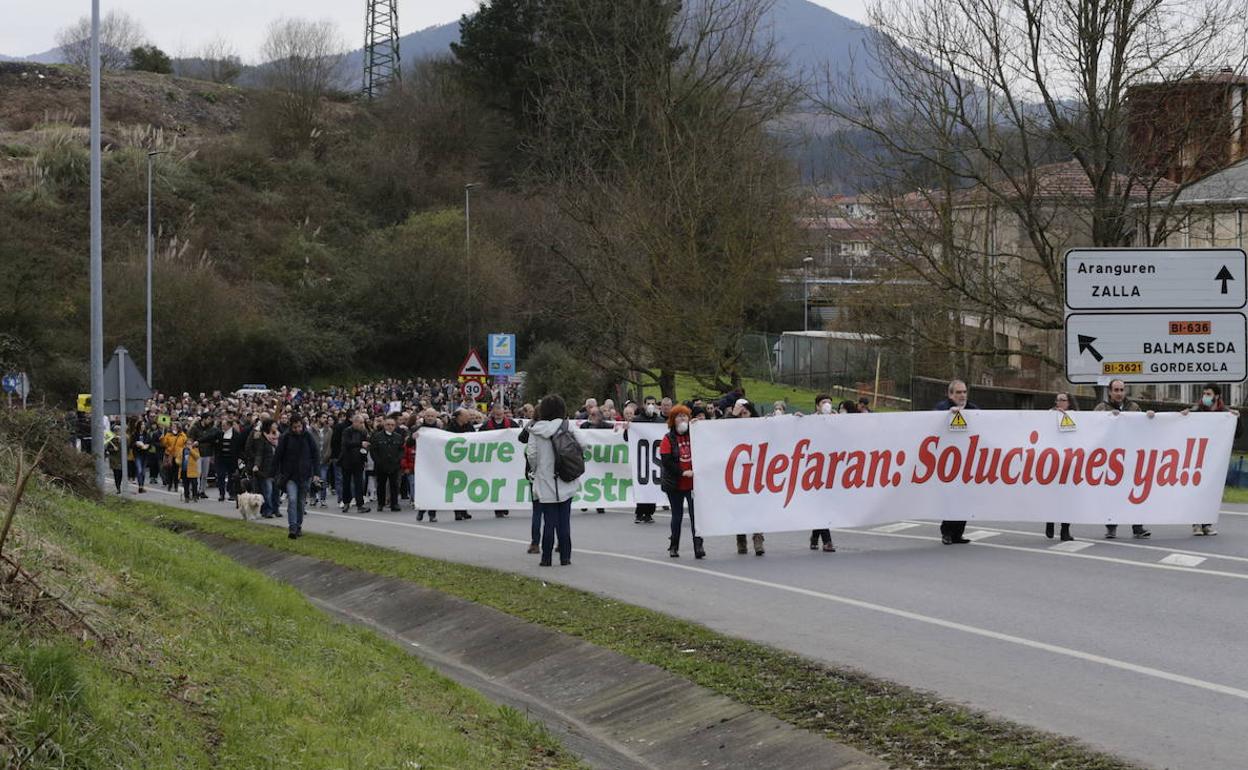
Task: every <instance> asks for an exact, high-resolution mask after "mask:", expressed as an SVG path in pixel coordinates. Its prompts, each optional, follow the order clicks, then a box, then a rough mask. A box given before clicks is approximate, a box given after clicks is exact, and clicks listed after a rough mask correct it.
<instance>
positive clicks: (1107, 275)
mask: <svg viewBox="0 0 1248 770" xmlns="http://www.w3.org/2000/svg"><path fill="white" fill-rule="evenodd" d="M1246 278H1248V257H1246V256H1245V253H1244V251H1243V250H1242V249H1071V250H1070V251H1068V252H1067V253H1066V297H1065V299H1066V303H1065V304H1066V379H1067V380H1069V381H1070V382H1072V383H1087V384H1098V385H1104V384H1107V383H1108V382H1109V380H1111V379H1121V380H1123V381H1124V382H1128V383H1133V382H1138V383H1145V382H1147V383H1190V382H1197V381H1201V382H1204V381H1213V382H1239V381H1242V380H1244V379H1245V377H1248V360H1246V358H1245V356H1246V355H1248V317H1245V314H1244V310H1245V307H1248V280H1245V279H1246Z"/></svg>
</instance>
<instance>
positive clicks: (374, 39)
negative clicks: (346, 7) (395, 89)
mask: <svg viewBox="0 0 1248 770" xmlns="http://www.w3.org/2000/svg"><path fill="white" fill-rule="evenodd" d="M366 1H367V3H368V10H367V12H366V14H365V18H364V96H365V97H366V98H368V99H373V98H374V97H377V96H380V95H381V94H382V93H383V92H384V91H385V90H386V89H387V88H389V87H390V86H391V85H393V84H395V83H397V82H398V81H399V79H400V78H401V77H402V72H401V68H400V66H399V8H398V4H399V3H398V0H366Z"/></svg>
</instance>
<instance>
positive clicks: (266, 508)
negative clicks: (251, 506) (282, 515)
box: [256, 479, 277, 516]
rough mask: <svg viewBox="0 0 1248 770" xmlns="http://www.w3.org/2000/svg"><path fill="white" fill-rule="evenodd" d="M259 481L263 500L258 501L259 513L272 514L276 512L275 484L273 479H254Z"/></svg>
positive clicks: (262, 514)
mask: <svg viewBox="0 0 1248 770" xmlns="http://www.w3.org/2000/svg"><path fill="white" fill-rule="evenodd" d="M256 480H257V481H259V482H260V489H259V490H258V491H259V492H260V497H261V498H262V499H263V502H261V503H260V515H261V516H272V515H273V514H275V513H277V484H275V483H274V482H273V479H256Z"/></svg>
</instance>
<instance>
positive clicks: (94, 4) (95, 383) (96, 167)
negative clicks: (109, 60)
mask: <svg viewBox="0 0 1248 770" xmlns="http://www.w3.org/2000/svg"><path fill="white" fill-rule="evenodd" d="M100 206H101V200H100V0H91V268H90V274H91V453H92V454H93V455H94V456H95V482H96V485H97V486H98V487H99V488H100V492H101V493H103V492H107V491H108V462H107V461H106V460H105V459H104V421H105V420H106V419H108V418H107V417H106V416H105V415H104V414H103V412H104V245H103V233H104V225H103V219H102V215H101V209H100Z"/></svg>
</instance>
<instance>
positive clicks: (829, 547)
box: [823, 543, 836, 553]
mask: <svg viewBox="0 0 1248 770" xmlns="http://www.w3.org/2000/svg"><path fill="white" fill-rule="evenodd" d="M823 551H824V553H836V546H834V545H832V543H824V544H823Z"/></svg>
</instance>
